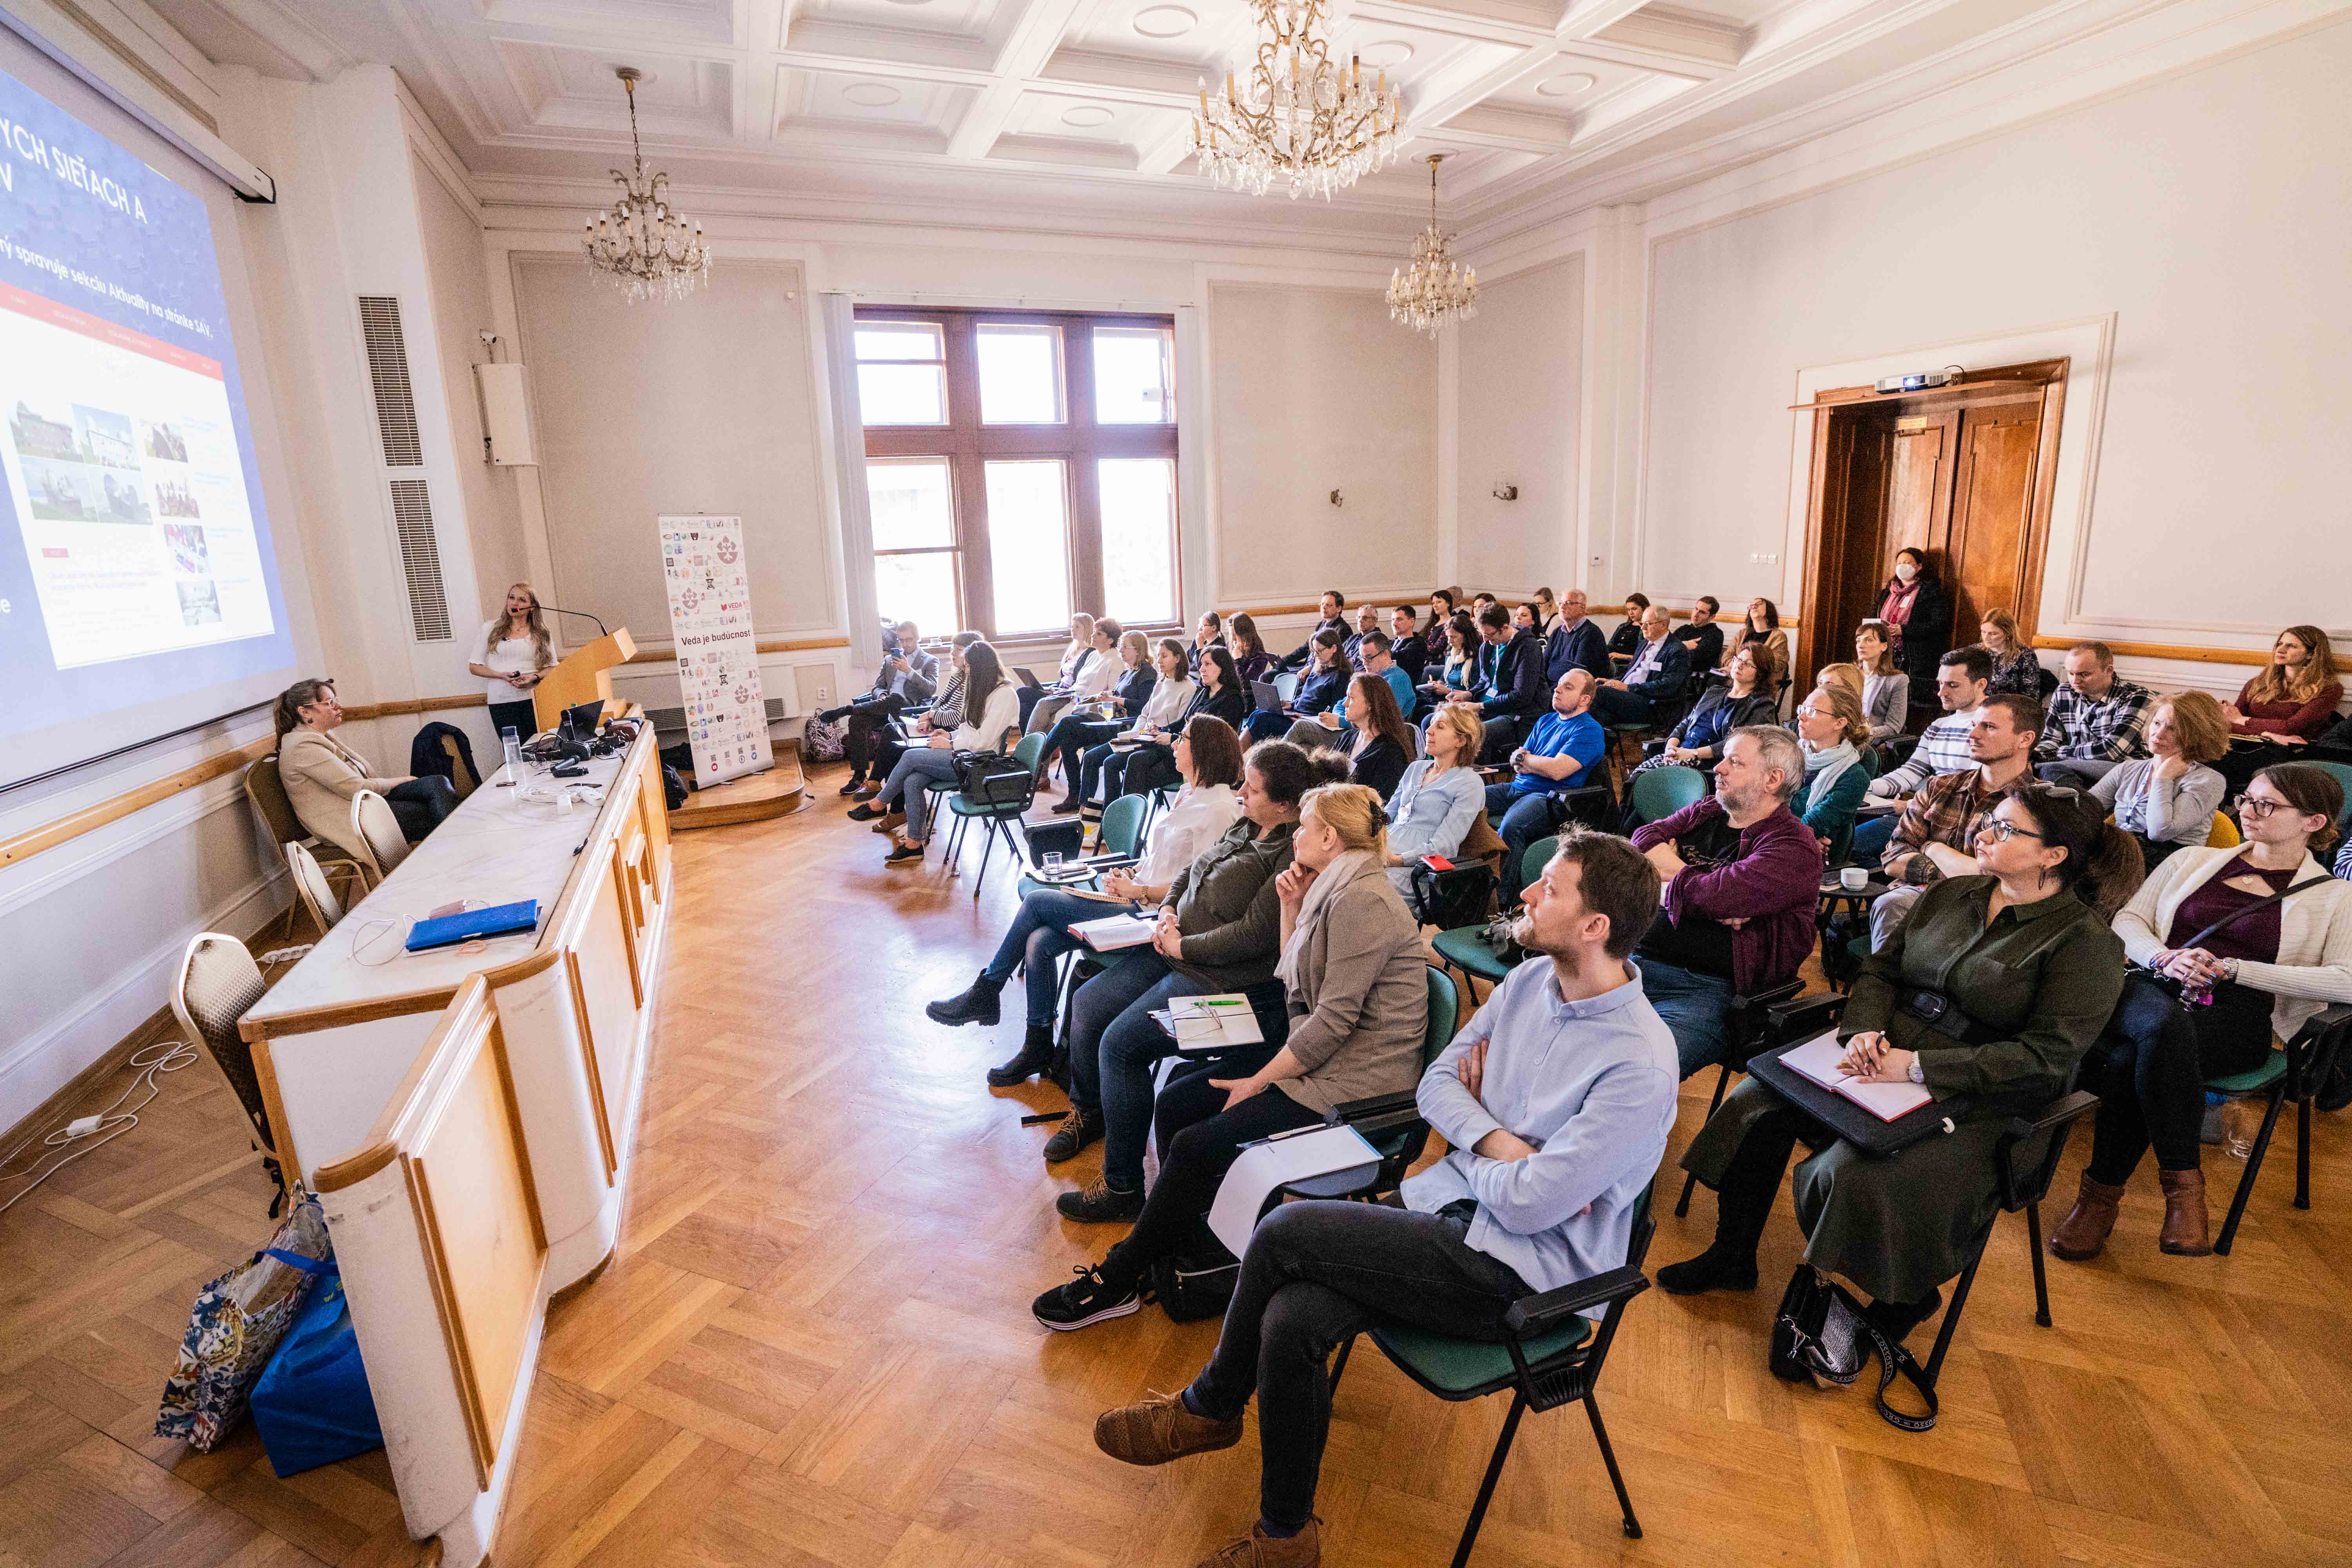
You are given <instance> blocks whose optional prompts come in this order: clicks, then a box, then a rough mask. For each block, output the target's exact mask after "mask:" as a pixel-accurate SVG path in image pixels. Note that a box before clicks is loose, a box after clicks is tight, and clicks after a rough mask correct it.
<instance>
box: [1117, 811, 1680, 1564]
mask: <svg viewBox="0 0 2352 1568" xmlns="http://www.w3.org/2000/svg"><path fill="white" fill-rule="evenodd" d="M1657 910H1658V876H1657V872H1656V871H1655V869H1654V868H1652V867H1651V865H1650V863H1649V861H1648V860H1647V859H1645V858H1643V857H1642V856H1641V855H1640V854H1639V853H1638V852H1636V851H1635V850H1634V849H1633V846H1632V845H1630V844H1628V843H1627V842H1626V841H1625V840H1623V839H1622V838H1617V837H1610V836H1608V835H1605V834H1598V833H1588V832H1581V831H1578V832H1571V833H1570V834H1569V835H1568V836H1567V837H1563V838H1562V839H1561V840H1560V847H1559V853H1558V854H1557V855H1556V856H1554V858H1552V861H1551V863H1550V865H1549V866H1548V867H1547V868H1545V870H1544V874H1543V876H1542V877H1541V878H1540V879H1538V880H1537V881H1535V882H1532V883H1530V884H1528V889H1527V901H1526V910H1525V912H1524V913H1523V914H1522V915H1521V916H1520V918H1519V921H1518V922H1517V929H1516V931H1515V934H1516V935H1517V939H1518V941H1519V942H1520V944H1521V945H1522V946H1524V947H1526V948H1527V949H1528V951H1529V952H1530V954H1531V955H1532V956H1530V957H1529V958H1528V961H1527V962H1526V963H1522V964H1520V965H1519V966H1518V968H1517V969H1516V970H1514V971H1512V973H1511V974H1510V976H1509V977H1508V978H1507V979H1506V980H1505V981H1504V982H1503V983H1502V984H1500V985H1497V986H1496V988H1495V990H1494V991H1493V993H1492V994H1489V995H1488V997H1487V998H1486V1005H1485V1006H1483V1007H1481V1008H1479V1009H1478V1012H1477V1015H1476V1016H1475V1017H1473V1018H1472V1019H1471V1020H1470V1022H1469V1025H1468V1026H1466V1027H1465V1028H1464V1029H1463V1030H1462V1032H1461V1033H1460V1034H1459V1035H1457V1036H1455V1037H1454V1043H1453V1044H1452V1045H1450V1046H1448V1047H1446V1048H1445V1051H1444V1054H1443V1055H1441V1056H1440V1057H1439V1058H1437V1060H1436V1061H1435V1062H1433V1063H1432V1064H1431V1066H1430V1068H1429V1071H1428V1072H1427V1073H1426V1074H1425V1075H1424V1076H1423V1079H1422V1081H1421V1089H1420V1091H1419V1094H1418V1097H1417V1098H1418V1100H1419V1103H1420V1107H1421V1112H1422V1114H1423V1116H1424V1117H1426V1118H1427V1119H1428V1121H1429V1124H1430V1125H1431V1126H1432V1127H1433V1128H1435V1129H1436V1130H1437V1131H1438V1132H1440V1133H1441V1134H1443V1135H1444V1138H1445V1140H1446V1142H1449V1143H1450V1144H1452V1145H1453V1152H1451V1153H1449V1154H1447V1155H1446V1156H1445V1157H1444V1159H1443V1160H1440V1161H1439V1162H1438V1163H1436V1164H1434V1165H1433V1166H1431V1167H1430V1168H1429V1169H1428V1170H1426V1171H1423V1173H1421V1174H1419V1175H1417V1176H1414V1177H1412V1179H1411V1180H1409V1181H1407V1182H1406V1183H1405V1184H1404V1188H1403V1191H1402V1194H1400V1195H1401V1197H1402V1201H1403V1207H1402V1208H1391V1207H1387V1206H1383V1205H1369V1204H1354V1203H1294V1204H1288V1205H1284V1206H1282V1207H1280V1208H1277V1209H1276V1210H1275V1211H1274V1213H1272V1214H1271V1215H1268V1216H1267V1217H1266V1218H1265V1221H1264V1222H1263V1223H1261V1224H1260V1225H1259V1226H1258V1228H1257V1231H1256V1234H1255V1236H1254V1237H1252V1238H1251V1241H1250V1246H1249V1251H1248V1253H1247V1255H1246V1256H1245V1257H1244V1258H1243V1259H1242V1268H1241V1278H1240V1281H1239V1283H1238V1284H1237V1285H1236V1286H1235V1287H1234V1299H1233V1304H1232V1305H1231V1306H1230V1307H1228V1308H1227V1309H1226V1311H1225V1324H1224V1331H1223V1336H1222V1337H1221V1338H1220V1339H1219V1340H1218V1342H1217V1350H1216V1353H1215V1355H1213V1357H1211V1358H1210V1362H1209V1364H1208V1366H1207V1367H1206V1368H1204V1369H1203V1370H1202V1373H1201V1374H1200V1375H1199V1376H1198V1377H1197V1378H1195V1379H1194V1380H1193V1382H1192V1386H1191V1387H1189V1388H1187V1389H1185V1390H1184V1391H1183V1392H1182V1393H1181V1394H1177V1395H1175V1396H1173V1397H1166V1398H1157V1397H1156V1398H1152V1399H1149V1400H1145V1401H1143V1402H1141V1403H1139V1404H1136V1405H1126V1406H1123V1407H1121V1408H1119V1409H1116V1410H1109V1411H1106V1412H1104V1414H1103V1415H1101V1416H1100V1417H1099V1418H1098V1419H1097V1421H1096V1423H1095V1442H1096V1444H1097V1447H1100V1448H1101V1449H1102V1450H1103V1451H1104V1452H1105V1453H1107V1454H1109V1455H1110V1456H1111V1457H1112V1458H1118V1459H1123V1460H1125V1461H1126V1462H1128V1463H1129V1464H1135V1465H1158V1464H1165V1463H1167V1462H1168V1461H1169V1460H1171V1459H1176V1458H1182V1457H1184V1456H1185V1455H1188V1454H1198V1453H1206V1452H1209V1451H1211V1450H1213V1449H1217V1448H1229V1447H1233V1446H1234V1444H1235V1443H1237V1442H1239V1441H1240V1440H1241V1436H1242V1411H1243V1408H1244V1406H1245V1405H1247V1404H1248V1403H1249V1399H1250V1395H1251V1394H1256V1395H1257V1399H1258V1440H1259V1447H1260V1448H1261V1449H1262V1451H1263V1458H1262V1460H1261V1471H1260V1483H1259V1500H1258V1519H1257V1522H1256V1523H1255V1525H1254V1526H1253V1527H1252V1529H1251V1531H1250V1534H1249V1536H1248V1538H1247V1540H1246V1541H1245V1542H1243V1543H1241V1545H1240V1547H1239V1549H1238V1550H1237V1551H1235V1552H1234V1554H1233V1555H1232V1556H1231V1557H1230V1558H1213V1559H1211V1561H1212V1562H1225V1561H1237V1562H1241V1563H1251V1564H1254V1565H1255V1568H1315V1565H1316V1564H1318V1563H1320V1562H1321V1552H1320V1547H1319V1544H1318V1539H1317V1527H1316V1523H1315V1519H1314V1502H1315V1489H1316V1482H1317V1479H1318V1473H1319V1471H1320V1468H1321V1465H1322V1459H1323V1446H1324V1441H1325V1438H1326V1437H1327V1436H1328V1431H1329V1426H1330V1415H1331V1399H1330V1383H1329V1377H1328V1373H1327V1371H1326V1367H1325V1363H1326V1360H1327V1358H1328V1356H1329V1354H1330V1352H1331V1351H1332V1350H1333V1349H1334V1348H1335V1347H1336V1346H1338V1345H1339V1344H1340V1343H1341V1342H1344V1341H1346V1340H1347V1339H1348V1338H1349V1336H1350V1335H1353V1334H1355V1333H1357V1332H1360V1331H1362V1330H1364V1329H1366V1328H1369V1327H1370V1326H1372V1325H1374V1324H1376V1323H1408V1324H1413V1325H1417V1326H1419V1327H1422V1328H1426V1329H1431V1330H1434V1331H1437V1332H1440V1333H1445V1334H1454V1335H1458V1336H1462V1337H1465V1338H1472V1339H1482V1340H1490V1341H1491V1340H1499V1339H1501V1338H1503V1337H1504V1335H1503V1331H1502V1322H1503V1316H1504V1314H1505V1312H1507V1310H1509V1309H1510V1307H1511V1305H1512V1304H1513V1303H1514V1302H1516V1301H1517V1300H1519V1299H1520V1298H1522V1297H1525V1296H1529V1295H1534V1294H1538V1293H1540V1292H1542V1291H1546V1290H1552V1289H1559V1287H1561V1286H1563V1285H1570V1284H1573V1283H1575V1282H1577V1281H1579V1280H1582V1279H1591V1277H1593V1276H1594V1275H1597V1274H1602V1273H1606V1272H1607V1271H1608V1270H1610V1269H1612V1268H1620V1267H1622V1265H1623V1263H1624V1261H1625V1257H1626V1251H1627V1246H1628V1243H1629V1241H1630V1239H1631V1237H1632V1234H1633V1204H1634V1201H1635V1199H1637V1198H1638V1197H1639V1196H1640V1195H1641V1193H1642V1189H1643V1187H1645V1186H1646V1185H1648V1184H1649V1183H1650V1180H1651V1178H1652V1177H1653V1176H1654V1175H1655V1174H1656V1173H1657V1169H1658V1162H1659V1161H1660V1160H1661V1159H1662V1158H1663V1157H1664V1153H1665V1148H1666V1133H1667V1131H1668V1130H1669V1129H1670V1128H1672V1127H1673V1125H1674V1121H1675V1086H1676V1084H1677V1083H1678V1082H1679V1081H1680V1077H1681V1075H1680V1072H1679V1070H1678V1067H1677V1062H1676V1058H1675V1041H1674V1036H1673V1034H1672V1033H1671V1032H1670V1031H1669V1030H1668V1029H1667V1028H1666V1026H1665V1025H1664V1023H1663V1022H1662V1021H1661V1020H1660V1019H1659V1017H1658V1016H1657V1014H1656V1013H1655V1012H1654V1011H1652V1009H1651V1007H1650V1005H1649V1003H1648V1002H1647V1001H1645V1000H1644V999H1643V995H1642V983H1641V977H1640V974H1639V972H1637V971H1636V970H1635V969H1634V968H1633V966H1632V965H1631V964H1630V963H1627V962H1626V960H1627V956H1628V955H1629V954H1630V953H1631V952H1633V945H1634V943H1635V942H1639V941H1640V940H1641V937H1642V933H1643V931H1646V930H1647V929H1648V928H1649V925H1650V922H1651V921H1652V920H1653V919H1654V918H1655V916H1656V914H1657ZM1591 1315H1592V1316H1596V1317H1597V1316H1599V1315H1600V1313H1599V1310H1595V1311H1594V1312H1593V1313H1592V1314H1591Z"/></svg>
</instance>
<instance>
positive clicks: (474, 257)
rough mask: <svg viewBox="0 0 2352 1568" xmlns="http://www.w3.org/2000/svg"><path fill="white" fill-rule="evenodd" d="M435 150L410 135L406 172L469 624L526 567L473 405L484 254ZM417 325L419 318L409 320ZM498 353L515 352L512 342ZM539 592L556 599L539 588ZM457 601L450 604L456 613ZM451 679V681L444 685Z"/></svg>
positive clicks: (466, 196) (459, 192)
mask: <svg viewBox="0 0 2352 1568" xmlns="http://www.w3.org/2000/svg"><path fill="white" fill-rule="evenodd" d="M436 151H437V150H434V149H428V148H425V147H421V146H418V145H416V144H415V142H411V144H410V147H409V158H408V164H409V174H410V182H411V184H412V185H413V187H414V189H415V195H416V212H417V218H418V223H419V227H420V236H419V237H420V240H421V242H422V245H423V248H424V252H425V275H426V277H427V279H429V281H430V284H431V289H432V306H433V315H432V321H431V323H430V330H431V331H432V333H433V338H434V342H435V344H436V348H437V349H438V351H439V353H440V358H441V384H442V390H443V396H444V399H445V401H446V404H447V405H448V410H449V429H450V442H449V445H450V453H451V461H452V463H453V464H454V466H455V468H456V469H457V484H458V490H459V494H460V495H461V496H462V497H463V498H464V500H465V522H466V532H467V540H468V541H469V542H470V543H471V545H472V547H473V557H474V575H475V578H476V583H475V587H476V590H477V592H476V594H475V596H474V598H473V600H472V601H470V602H469V603H468V604H467V605H466V606H464V607H465V610H466V612H467V613H466V615H465V616H463V617H462V619H463V623H464V625H465V626H467V629H468V630H469V631H470V630H471V629H472V627H473V626H476V625H478V623H480V622H482V621H486V620H489V619H491V618H493V617H494V616H497V615H499V612H500V611H501V610H502V609H503V608H504V606H505V603H506V591H507V585H508V584H510V583H517V582H520V581H522V580H523V579H524V578H526V577H527V576H529V575H530V563H529V562H528V560H527V558H526V556H525V553H524V551H523V540H522V513H521V508H520V501H519V500H518V499H517V497H516V494H515V483H516V481H515V477H514V475H513V474H512V473H511V472H510V471H509V470H508V469H506V468H498V467H494V466H493V465H491V464H490V463H488V462H487V461H485V460H484V458H483V456H482V407H481V400H480V397H479V395H478V393H477V392H476V390H475V386H474V373H473V367H474V366H475V365H477V364H482V363H488V360H489V357H490V354H489V351H488V349H487V348H485V347H484V346H483V344H482V342H481V338H480V336H479V334H480V333H482V332H484V331H488V330H489V327H490V322H491V321H492V320H493V315H492V310H491V306H490V284H489V275H488V262H487V259H486V258H485V256H484V253H483V249H482V224H481V218H480V216H479V209H478V207H477V206H476V205H475V204H474V201H473V197H472V195H471V194H470V193H468V192H467V191H466V189H465V187H464V184H463V175H462V174H460V173H459V172H458V171H457V169H456V168H455V166H454V163H451V162H450V161H447V160H445V159H443V158H441V157H438V156H436V155H435V153H436ZM415 325H416V327H417V329H418V330H423V329H424V327H425V323H422V322H420V323H416V324H415ZM501 349H502V352H501V353H500V355H499V357H500V358H501V359H512V358H514V357H515V346H514V345H513V344H512V343H506V344H503V345H501ZM541 592H542V595H543V596H546V597H547V598H548V602H549V603H559V602H560V601H558V600H555V599H554V598H553V597H552V596H551V592H550V591H548V590H542V591H541ZM457 613H458V607H457V605H452V606H451V610H450V614H451V615H452V616H457ZM456 690H457V689H455V688H453V689H452V692H451V693H450V694H451V695H454V694H455V691H456Z"/></svg>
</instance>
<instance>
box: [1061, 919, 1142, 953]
mask: <svg viewBox="0 0 2352 1568" xmlns="http://www.w3.org/2000/svg"><path fill="white" fill-rule="evenodd" d="M1153 923H1154V922H1153V921H1149V920H1147V919H1145V918H1144V917H1143V916H1141V915H1112V916H1110V917H1109V918H1108V919H1106V920H1099V921H1078V922H1077V923H1076V925H1073V926H1072V927H1070V934H1071V935H1072V936H1074V937H1076V938H1077V939H1078V940H1079V941H1080V942H1085V943H1086V944H1087V946H1088V947H1090V948H1093V949H1094V950H1095V951H1096V952H1118V950H1119V949H1120V948H1123V947H1141V946H1142V945H1143V944H1144V943H1145V942H1150V940H1151V928H1152V925H1153Z"/></svg>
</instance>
